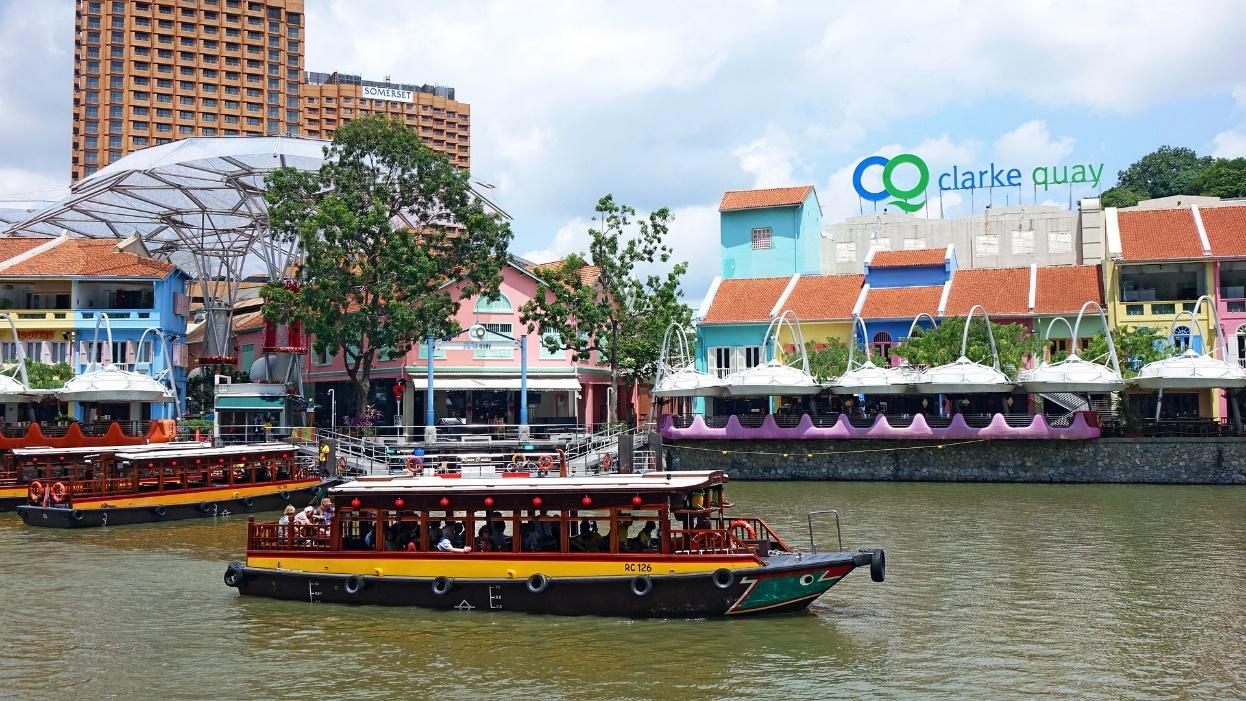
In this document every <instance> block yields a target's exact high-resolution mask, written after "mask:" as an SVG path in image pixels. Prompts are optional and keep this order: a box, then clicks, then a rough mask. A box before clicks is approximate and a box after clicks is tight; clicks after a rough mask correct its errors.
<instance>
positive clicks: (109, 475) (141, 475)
mask: <svg viewBox="0 0 1246 701" xmlns="http://www.w3.org/2000/svg"><path fill="white" fill-rule="evenodd" d="M23 474H24V480H23V481H24V482H26V483H27V484H30V483H32V482H36V481H38V482H39V483H40V487H42V488H48V487H50V486H52V485H54V484H57V483H60V484H63V485H64V487H65V491H66V495H67V496H68V497H69V501H71V502H72V501H73V499H75V498H81V497H97V496H108V495H117V494H133V493H152V494H159V493H161V492H171V491H180V490H183V489H198V488H206V487H227V486H232V485H244V484H245V485H249V484H264V483H267V482H283V481H288V480H303V479H307V478H308V477H309V476H310V474H311V473H310V472H309V471H307V470H306V469H304V468H302V467H299V466H297V465H295V464H294V463H292V462H291V463H285V462H282V461H277V462H274V463H272V464H262V463H251V464H248V465H243V464H241V463H239V464H234V465H203V466H183V467H171V466H152V467H144V466H138V465H132V466H130V467H117V466H110V467H107V468H105V467H101V466H99V465H37V466H27V467H26V468H24V470H23ZM32 496H33V495H32Z"/></svg>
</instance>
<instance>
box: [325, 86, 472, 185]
mask: <svg viewBox="0 0 1246 701" xmlns="http://www.w3.org/2000/svg"><path fill="white" fill-rule="evenodd" d="M302 97H303V132H302V133H303V135H304V136H307V137H308V138H312V139H332V138H333V133H334V132H335V131H337V129H338V127H340V126H342V125H343V124H346V123H347V122H349V121H351V120H352V119H355V118H358V117H364V116H367V115H370V114H385V115H390V116H391V117H397V118H400V119H402V120H403V121H404V122H405V123H406V124H407V125H409V126H411V127H413V128H415V129H418V130H419V133H420V140H421V141H423V142H424V144H425V145H426V146H428V147H429V148H431V149H433V150H434V151H440V152H442V153H444V154H446V156H448V157H449V159H450V163H452V164H454V165H456V166H458V167H460V168H462V169H464V170H467V169H468V168H469V167H470V165H471V139H470V133H471V107H470V106H469V105H468V104H466V103H463V102H459V101H457V100H455V99H454V88H447V87H444V86H440V85H409V84H405V83H391V82H389V81H388V80H385V81H374V80H363V79H361V78H360V77H359V76H357V75H347V74H345V73H308V74H306V76H305V79H304V82H303V87H302Z"/></svg>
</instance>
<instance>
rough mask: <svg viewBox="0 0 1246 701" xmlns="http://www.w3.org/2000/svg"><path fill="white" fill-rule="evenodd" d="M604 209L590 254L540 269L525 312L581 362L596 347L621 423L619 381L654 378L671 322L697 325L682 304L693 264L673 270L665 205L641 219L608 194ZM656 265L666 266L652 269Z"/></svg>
mask: <svg viewBox="0 0 1246 701" xmlns="http://www.w3.org/2000/svg"><path fill="white" fill-rule="evenodd" d="M597 213H598V214H599V215H600V217H601V219H600V221H601V222H602V227H601V229H593V228H590V229H589V230H588V235H589V246H588V254H587V255H571V256H568V257H567V258H566V259H565V260H563V261H561V262H559V263H558V264H556V265H552V266H546V267H542V268H540V269H539V270H538V275H539V276H540V277H541V278H542V279H543V282H542V283H541V284H540V285H538V286H537V290H536V294H535V295H534V296H533V298H532V299H531V300H529V301H528V302H527V303H526V304H524V306H523V307H522V308H521V310H520V311H521V312H522V314H523V316H522V319H523V322H524V323H525V324H527V325H528V330H529V331H533V330H535V329H537V328H539V329H540V330H541V332H542V333H543V334H544V338H543V343H544V344H545V345H546V347H547V348H549V349H550V350H558V349H559V348H565V349H568V350H570V351H571V353H572V358H573V359H574V360H580V359H587V358H589V357H590V355H591V354H592V353H594V352H595V353H597V354H598V357H599V358H600V359H601V362H603V363H604V364H605V365H607V366H609V368H610V387H611V393H612V395H613V397H614V401H611V402H608V404H609V406H608V408H607V410H606V411H607V418H608V419H609V420H610V421H612V422H613V421H614V420H615V418H616V417H615V413H616V406H615V405H616V403H617V401H618V400H617V398H618V390H619V380H620V379H622V380H625V381H627V382H631V383H640V382H645V381H649V380H651V379H652V378H653V376H654V373H655V371H656V368H657V362H658V357H659V355H660V354H661V347H662V334H663V332H664V331H665V330H666V327H667V325H668V324H670V323H671V322H675V323H679V324H683V325H684V326H687V325H689V324H690V323H691V318H692V310H691V309H689V308H688V306H687V305H685V304H683V303H682V302H680V301H679V298H680V295H681V290H680V279H681V278H682V277H683V275H684V273H685V272H686V271H687V269H688V265H687V263H677V264H675V265H671V266H670V267H665V266H666V265H667V264H668V263H669V262H670V259H671V253H672V251H671V249H670V247H669V246H667V245H666V244H665V242H664V240H665V238H666V235H667V233H668V231H669V228H670V223H671V221H672V217H671V213H670V211H669V210H668V209H666V208H665V207H663V208H662V209H658V210H656V211H654V212H650V213H649V215H648V217H646V218H639V219H634V216H635V214H636V210H634V209H633V208H631V207H629V206H627V205H624V204H618V203H616V202H615V201H614V198H613V197H612V196H610V195H606V196H604V197H602V198H601V200H600V201H598V202H597ZM633 229H634V231H633ZM655 264H656V265H657V266H658V267H659V268H660V269H659V270H657V271H656V272H651V273H648V274H645V273H646V271H647V270H650V269H652V268H653V267H654V266H655ZM590 266H591V268H595V269H596V270H595V271H593V270H591V269H590ZM585 272H592V273H594V274H592V275H585V274H583V273H585Z"/></svg>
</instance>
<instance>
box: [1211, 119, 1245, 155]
mask: <svg viewBox="0 0 1246 701" xmlns="http://www.w3.org/2000/svg"><path fill="white" fill-rule="evenodd" d="M1211 142H1212V144H1213V149H1212V152H1211V155H1213V156H1215V157H1217V158H1241V157H1243V156H1246V127H1239V128H1237V129H1226V130H1225V131H1222V132H1220V133H1219V134H1216V136H1215V137H1214V138H1213V139H1212V140H1211Z"/></svg>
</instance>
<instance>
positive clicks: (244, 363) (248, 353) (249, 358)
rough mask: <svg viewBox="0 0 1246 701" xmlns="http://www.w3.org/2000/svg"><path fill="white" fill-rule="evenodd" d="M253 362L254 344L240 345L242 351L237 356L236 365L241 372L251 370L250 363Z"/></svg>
mask: <svg viewBox="0 0 1246 701" xmlns="http://www.w3.org/2000/svg"><path fill="white" fill-rule="evenodd" d="M254 362H255V344H254V343H247V344H244V345H243V346H242V353H241V354H240V355H239V356H238V366H239V367H240V368H242V371H243V372H248V371H250V370H251V365H252V364H253V363H254Z"/></svg>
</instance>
